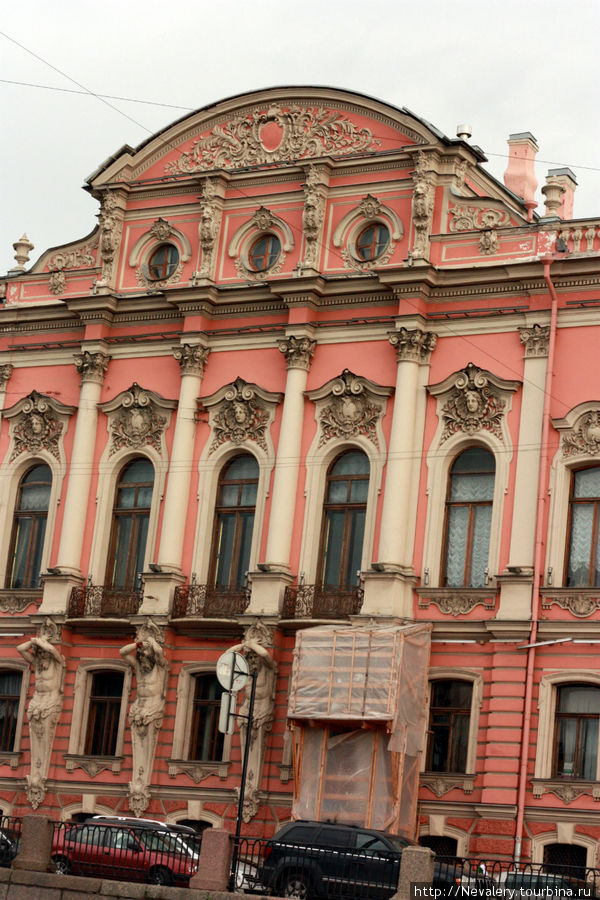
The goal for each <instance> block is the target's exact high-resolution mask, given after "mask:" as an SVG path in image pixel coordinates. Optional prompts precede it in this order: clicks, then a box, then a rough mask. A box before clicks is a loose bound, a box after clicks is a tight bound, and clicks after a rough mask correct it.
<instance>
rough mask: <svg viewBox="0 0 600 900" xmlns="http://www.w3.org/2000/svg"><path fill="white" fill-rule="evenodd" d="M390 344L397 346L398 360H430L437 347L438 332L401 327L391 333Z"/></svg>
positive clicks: (420, 361) (421, 361)
mask: <svg viewBox="0 0 600 900" xmlns="http://www.w3.org/2000/svg"><path fill="white" fill-rule="evenodd" d="M389 339H390V344H391V345H392V347H395V349H396V354H397V361H398V362H404V361H406V360H411V361H414V362H419V363H426V362H429V357H430V356H431V354H432V353H433V351H434V349H435V345H436V343H437V334H434V333H433V332H431V331H422V330H421V329H420V328H404V327H403V328H399V329H398V330H397V331H394V332H392V333H391V334H390V335H389Z"/></svg>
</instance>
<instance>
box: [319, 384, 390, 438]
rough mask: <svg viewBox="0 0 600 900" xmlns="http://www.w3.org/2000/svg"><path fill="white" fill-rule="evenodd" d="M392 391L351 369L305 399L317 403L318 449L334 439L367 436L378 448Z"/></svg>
mask: <svg viewBox="0 0 600 900" xmlns="http://www.w3.org/2000/svg"><path fill="white" fill-rule="evenodd" d="M391 393H392V388H389V387H382V386H381V385H379V384H375V382H374V381H370V380H369V379H368V378H364V377H363V376H361V375H355V374H354V372H351V371H350V370H349V369H344V371H343V372H342V373H341V375H339V376H338V377H337V378H332V379H331V380H330V381H328V382H326V384H324V385H323V386H322V387H320V388H318V389H317V390H315V391H308V392H307V394H306V396H307V397H308V398H309V400H312V401H313V402H315V403H316V404H317V421H318V423H319V432H320V433H319V444H318V446H319V447H322V446H323V444H326V443H327V442H328V441H330V440H332V439H333V438H342V439H346V440H347V439H349V438H353V437H358V436H359V435H360V436H362V437H366V438H367V439H368V440H369V441H371V442H372V443H373V444H374V445H375V447H377V448H379V445H380V440H379V435H378V433H377V432H378V427H379V425H380V420H381V417H382V415H383V413H384V410H385V401H384V400H383V399H382V398H385V397H389V395H390V394H391Z"/></svg>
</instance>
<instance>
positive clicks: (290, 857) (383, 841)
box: [257, 821, 460, 900]
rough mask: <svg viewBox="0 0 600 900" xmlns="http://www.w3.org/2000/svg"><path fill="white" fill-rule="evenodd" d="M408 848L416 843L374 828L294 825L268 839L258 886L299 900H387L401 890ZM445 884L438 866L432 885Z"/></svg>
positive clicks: (321, 824) (441, 885)
mask: <svg viewBox="0 0 600 900" xmlns="http://www.w3.org/2000/svg"><path fill="white" fill-rule="evenodd" d="M410 845H414V841H410V840H408V839H407V838H404V837H401V836H399V835H397V834H387V833H386V832H383V831H375V830H374V829H372V828H362V827H359V826H355V825H332V824H329V823H326V822H302V821H299V822H290V824H289V825H285V826H284V827H283V828H282V829H281V830H280V831H278V832H277V834H276V835H275V836H274V837H272V838H271V840H269V841H267V843H266V845H265V848H264V855H263V859H262V863H261V867H260V869H259V872H258V878H257V882H258V884H257V886H260V887H261V888H262V889H264V890H267V891H269V892H270V893H272V894H275V895H276V896H279V897H295V898H297V900H308V898H310V897H326V898H334V897H339V898H344V900H346V898H353V900H363V898H367V900H386V898H388V897H391V896H392V894H394V893H396V891H397V889H398V877H399V874H400V860H401V858H402V850H403V849H404V847H408V846H410ZM454 877H456V873H455V871H454V870H453V871H452V878H453V879H454ZM459 879H460V873H459ZM445 882H446V878H445V877H444V873H443V872H441V871H439V865H438V864H436V872H435V874H434V882H433V883H434V885H435V886H439V887H444V886H446V885H445Z"/></svg>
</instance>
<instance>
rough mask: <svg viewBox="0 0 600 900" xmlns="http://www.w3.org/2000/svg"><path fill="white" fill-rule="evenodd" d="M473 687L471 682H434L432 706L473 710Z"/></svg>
mask: <svg viewBox="0 0 600 900" xmlns="http://www.w3.org/2000/svg"><path fill="white" fill-rule="evenodd" d="M472 695H473V685H472V684H471V683H470V682H469V681H446V680H443V681H434V682H433V683H432V686H431V705H432V707H434V706H445V707H452V708H454V709H468V710H470V709H471V697H472Z"/></svg>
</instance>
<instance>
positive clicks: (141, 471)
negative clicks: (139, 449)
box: [106, 458, 154, 590]
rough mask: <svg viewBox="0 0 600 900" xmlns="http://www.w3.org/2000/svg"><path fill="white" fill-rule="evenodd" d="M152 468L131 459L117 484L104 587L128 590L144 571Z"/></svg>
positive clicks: (152, 483) (134, 586) (138, 460)
mask: <svg viewBox="0 0 600 900" xmlns="http://www.w3.org/2000/svg"><path fill="white" fill-rule="evenodd" d="M153 485H154V467H153V466H152V463H151V462H150V461H149V460H148V459H145V458H140V459H134V460H133V462H130V463H128V464H127V465H126V466H125V468H124V469H123V470H122V472H121V474H120V476H119V481H118V483H117V491H116V496H115V505H114V507H113V523H112V533H111V539H110V549H109V556H108V566H107V570H106V584H107V587H111V588H116V589H125V590H132V589H134V588H136V587H137V584H136V582H137V578H138V575H139V574H140V573H141V572H142V570H143V568H144V555H145V552H146V538H147V536H148V520H149V518H150V505H151V503H152V488H153Z"/></svg>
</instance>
